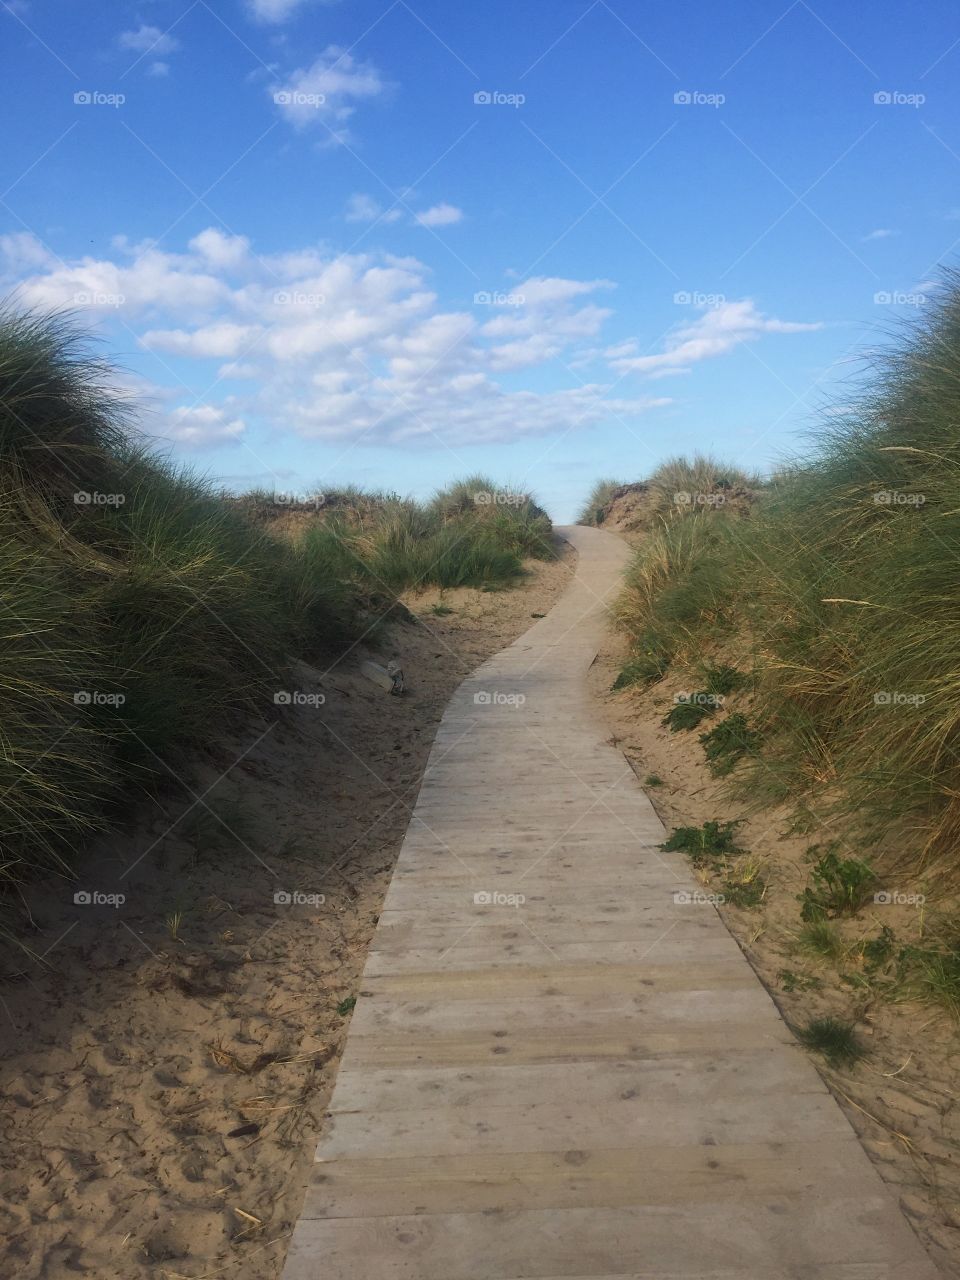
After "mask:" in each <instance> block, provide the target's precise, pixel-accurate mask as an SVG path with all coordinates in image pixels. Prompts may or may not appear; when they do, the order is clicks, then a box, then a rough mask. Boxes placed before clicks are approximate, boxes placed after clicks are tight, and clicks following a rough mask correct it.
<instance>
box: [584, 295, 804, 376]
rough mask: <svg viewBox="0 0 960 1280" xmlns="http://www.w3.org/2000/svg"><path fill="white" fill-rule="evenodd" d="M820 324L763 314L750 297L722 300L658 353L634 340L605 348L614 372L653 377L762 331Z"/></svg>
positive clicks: (787, 330) (726, 349)
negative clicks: (641, 347)
mask: <svg viewBox="0 0 960 1280" xmlns="http://www.w3.org/2000/svg"><path fill="white" fill-rule="evenodd" d="M822 327H823V326H822V325H821V324H819V323H815V324H807V323H800V322H796V321H788V320H777V319H774V318H773V317H771V316H764V315H762V314H761V313H760V312H759V311H758V310H757V308H756V305H755V304H754V303H753V301H752V300H751V299H749V298H745V299H743V301H741V302H724V303H721V305H720V306H717V307H711V308H709V309H708V310H705V311H703V312H702V313H701V315H700V316H699V318H698V319H697V320H695V321H694V322H693V323H692V324H689V325H684V326H682V327H681V328H679V329H676V330H674V332H673V333H672V334H671V335H670V337H669V338H668V339H667V341H666V343H665V347H666V350H665V351H662V352H660V353H659V354H658V355H640V354H638V352H639V348H638V346H637V344H636V343H628V344H620V345H619V346H617V347H610V348H608V350H607V353H606V354H607V358H608V360H609V361H610V367H611V368H612V369H613V370H614V371H615V372H617V373H620V374H624V373H646V374H649V375H651V376H655V377H662V376H666V375H667V374H673V373H686V372H687V371H688V370H689V369H690V368H691V366H692V365H695V364H698V363H699V362H700V361H701V360H710V359H712V358H713V357H715V356H722V355H726V354H727V353H728V352H730V351H733V350H734V348H735V347H738V346H740V345H741V344H742V343H744V342H750V341H752V340H753V339H755V338H758V337H760V336H761V335H762V334H765V333H809V332H811V331H812V330H814V329H820V328H822Z"/></svg>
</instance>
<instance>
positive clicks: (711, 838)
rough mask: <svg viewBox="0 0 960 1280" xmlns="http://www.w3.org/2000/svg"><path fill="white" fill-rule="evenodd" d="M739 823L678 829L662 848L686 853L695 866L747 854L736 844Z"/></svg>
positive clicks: (706, 824)
mask: <svg viewBox="0 0 960 1280" xmlns="http://www.w3.org/2000/svg"><path fill="white" fill-rule="evenodd" d="M739 826H740V823H739V821H733V822H716V821H710V822H705V823H704V824H703V826H701V827H676V828H675V829H674V830H673V831H672V832H671V833H670V836H669V838H668V839H667V840H666V841H664V843H663V844H662V845H661V846H660V848H661V849H663V850H666V851H667V852H679V853H685V854H687V856H688V857H689V858H690V859H691V860H692V861H693V862H694V863H695V864H698V865H699V864H703V863H705V862H712V861H714V860H715V859H717V858H721V857H726V856H730V855H736V854H741V853H745V852H746V850H745V849H741V848H740V847H739V846H738V845H737V843H736V833H737V827H739Z"/></svg>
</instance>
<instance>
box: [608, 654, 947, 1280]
mask: <svg viewBox="0 0 960 1280" xmlns="http://www.w3.org/2000/svg"><path fill="white" fill-rule="evenodd" d="M625 657H626V649H625V646H624V645H623V643H622V641H621V640H620V639H619V638H618V637H617V636H615V635H611V636H610V637H609V639H608V642H607V644H606V646H605V649H604V651H603V653H602V654H601V655H600V657H599V658H598V660H597V662H596V663H595V664H594V667H593V669H592V671H591V676H590V679H591V682H592V685H593V688H594V690H595V693H596V695H597V698H598V700H599V701H600V703H601V705H602V709H603V713H604V715H605V718H606V721H607V723H608V725H609V727H610V730H611V735H612V738H611V740H612V741H613V742H615V744H616V745H617V746H618V747H619V748H620V750H621V751H623V753H624V755H625V756H626V758H627V760H628V761H629V763H630V765H631V767H632V768H633V770H634V772H635V773H636V774H637V776H638V777H639V779H640V781H641V783H644V782H645V780H646V779H647V778H648V777H649V776H650V775H653V776H654V777H655V778H659V779H661V780H662V784H661V785H656V784H653V785H651V784H649V783H647V785H646V786H645V789H646V791H647V794H648V795H649V796H650V799H651V800H652V802H653V804H654V807H655V808H656V810H657V812H658V814H659V816H660V818H661V819H662V820H663V822H664V825H665V826H666V827H667V830H668V831H670V830H672V829H673V828H674V827H679V826H700V825H702V824H703V823H704V822H706V821H709V820H720V821H724V822H726V821H730V820H731V819H735V818H742V817H744V816H745V812H746V810H747V808H748V806H747V805H746V804H744V803H742V802H741V803H738V802H736V801H732V800H731V799H730V798H729V795H728V794H727V786H726V782H725V780H723V779H717V778H714V777H713V776H712V775H711V773H710V771H709V769H708V768H707V765H706V762H705V757H704V752H703V748H702V747H701V745H700V743H699V741H698V733H697V731H696V730H694V731H693V732H679V733H671V732H670V730H669V729H668V728H665V727H664V726H663V725H662V723H661V721H662V719H663V717H664V716H665V715H666V713H667V712H668V711H669V710H670V708H671V707H672V706H673V705H674V695H675V694H676V693H679V692H686V691H689V690H690V689H692V688H694V689H695V688H697V687H698V684H699V683H700V682H698V681H697V679H696V676H695V673H692V672H684V671H683V670H678V671H674V670H673V669H671V671H670V672H669V673H668V674H667V676H666V677H665V678H664V679H663V680H662V681H661V682H660V683H659V684H657V685H655V686H653V687H652V688H651V689H648V690H646V691H642V692H641V691H635V690H630V691H625V692H618V693H614V692H612V691H611V685H612V683H613V681H614V679H615V677H616V675H617V673H618V672H619V670H620V668H621V667H622V665H623V661H624V659H625ZM746 701H747V699H746V697H745V696H744V695H731V696H730V697H729V698H728V699H727V703H726V706H725V708H724V710H725V711H735V710H738V709H740V710H743V709H745V705H746ZM709 723H710V722H709V721H707V722H705V723H704V725H703V726H702V727H703V728H704V729H706V728H707V727H709ZM789 829H790V818H789V814H788V811H787V809H786V808H785V807H767V808H765V809H763V811H761V812H754V813H752V814H748V815H747V816H746V817H745V820H744V823H743V826H742V827H741V828H740V829H739V835H738V840H737V843H738V844H739V845H741V846H742V847H744V848H745V849H747V850H748V851H749V859H750V860H755V861H758V862H759V863H760V868H761V872H762V875H763V876H764V878H765V879H766V881H767V883H768V889H767V891H766V894H765V896H764V899H763V901H762V903H761V905H760V906H759V908H755V909H750V910H740V909H738V908H736V907H733V906H730V905H724V906H722V907H721V908H720V913H721V915H722V916H723V919H724V921H725V922H726V924H727V926H728V928H729V929H730V931H731V933H732V934H733V935H734V937H735V938H736V939H737V941H738V943H739V944H740V946H741V948H742V949H743V951H744V953H745V955H746V957H747V959H748V960H749V961H750V963H751V965H752V966H753V968H754V970H755V971H756V973H757V974H758V976H759V977H760V979H761V981H762V982H763V983H764V985H765V986H766V987H767V989H768V991H769V992H770V994H771V996H772V997H773V999H774V1000H775V1001H776V1003H777V1005H778V1007H779V1008H780V1010H781V1011H782V1013H783V1016H784V1018H785V1019H786V1021H787V1022H788V1023H789V1024H790V1025H791V1026H794V1027H797V1026H804V1025H806V1023H808V1022H809V1020H810V1019H811V1018H815V1017H821V1016H824V1015H835V1016H837V1017H841V1018H843V1019H849V1020H853V1021H854V1022H855V1023H856V1028H857V1034H858V1036H859V1037H860V1039H861V1040H862V1041H863V1042H864V1044H865V1046H866V1047H867V1048H868V1050H869V1056H868V1057H867V1058H866V1059H865V1060H863V1061H862V1062H860V1063H859V1064H858V1065H857V1066H856V1067H855V1068H853V1069H852V1070H833V1069H831V1068H829V1067H828V1066H827V1065H826V1064H825V1062H824V1060H823V1059H822V1058H820V1057H819V1056H816V1055H814V1061H815V1062H816V1064H817V1067H818V1068H819V1070H820V1072H821V1074H822V1076H823V1078H824V1079H825V1081H826V1083H827V1085H828V1086H829V1087H830V1089H831V1090H832V1092H833V1093H834V1095H835V1096H836V1097H837V1099H838V1100H839V1102H840V1105H841V1106H842V1107H843V1110H844V1112H845V1113H846V1115H847V1116H848V1118H849V1120H850V1122H851V1124H852V1125H853V1127H854V1129H855V1130H856V1132H857V1133H858V1135H859V1136H860V1139H861V1141H862V1143H863V1145H864V1147H865V1148H866V1150H867V1152H868V1153H869V1155H870V1157H871V1158H872V1159H873V1161H874V1163H875V1164H876V1166H877V1168H878V1170H879V1172H880V1174H881V1176H882V1177H883V1179H884V1180H885V1181H886V1182H887V1183H888V1184H889V1185H890V1187H891V1189H892V1190H893V1191H894V1192H895V1194H896V1195H897V1196H898V1198H899V1201H900V1204H901V1206H902V1208H903V1210H904V1212H905V1213H906V1214H907V1216H908V1218H909V1220H910V1222H911V1223H912V1225H913V1227H914V1228H915V1230H916V1232H917V1234H918V1236H919V1237H920V1239H921V1240H922V1241H923V1243H924V1245H925V1246H926V1247H927V1249H928V1250H929V1252H930V1254H931V1256H932V1258H933V1259H934V1261H935V1262H936V1263H937V1265H938V1266H939V1267H940V1268H941V1269H942V1270H943V1272H944V1274H945V1275H948V1276H956V1275H960V1160H958V1155H960V1105H958V1103H960V1038H958V1028H957V1025H956V1022H955V1021H954V1019H953V1017H952V1016H951V1015H950V1014H949V1013H948V1012H947V1011H945V1010H944V1009H942V1008H938V1007H936V1006H929V1005H919V1004H916V1003H896V1004H894V1003H891V1002H890V1001H889V1000H883V999H878V998H877V997H876V995H875V994H874V993H873V992H871V991H870V990H869V989H868V988H867V987H866V986H865V985H863V984H862V982H861V978H862V972H863V971H862V968H859V969H858V966H857V962H856V961H855V960H852V959H850V960H845V961H844V962H842V964H841V966H840V971H839V972H838V969H837V967H836V966H835V965H834V964H832V963H831V962H829V961H825V960H823V959H822V958H818V957H816V956H811V955H810V954H809V953H805V952H804V951H803V950H802V949H800V947H799V946H798V939H797V934H798V932H799V930H800V928H801V923H802V922H801V920H800V904H799V903H798V901H797V895H798V894H800V893H801V892H802V890H803V889H804V887H805V886H806V885H807V884H809V883H810V859H809V858H808V857H806V856H805V855H806V853H807V850H808V849H809V848H810V847H811V846H812V845H814V844H817V843H820V844H828V843H829V842H830V841H831V840H833V839H835V838H836V836H837V832H836V831H831V830H830V829H828V828H821V829H819V830H817V829H814V830H810V831H809V832H807V833H805V834H803V835H796V834H789ZM857 852H858V853H859V856H861V857H864V858H867V859H868V860H869V858H870V851H857ZM844 856H851V855H850V853H849V852H847V853H845V854H844ZM703 880H704V884H705V887H706V886H709V889H710V891H711V892H719V893H722V892H723V889H724V886H723V884H722V883H720V881H719V880H717V879H714V880H713V881H711V880H710V877H709V876H708V875H706V874H704V876H703ZM894 885H896V887H898V888H899V889H900V890H901V891H903V892H923V889H924V886H922V885H919V884H915V883H906V882H903V881H899V882H898V881H896V880H894V881H892V882H891V887H894ZM705 909H709V908H705ZM884 925H887V926H889V927H891V928H893V930H894V931H895V933H896V936H897V938H898V939H899V940H901V941H903V942H907V941H917V940H918V939H919V937H920V936H921V935H922V931H923V929H924V917H923V913H922V912H921V911H918V910H917V909H916V908H911V907H898V906H895V905H892V906H874V905H872V904H871V906H870V907H869V908H867V909H865V910H864V911H863V912H862V913H861V915H860V916H859V917H858V918H856V919H855V920H852V921H850V922H844V923H843V924H842V925H839V928H840V930H841V933H842V935H843V936H844V938H845V940H847V941H849V942H853V941H855V940H857V939H859V938H862V937H876V936H877V935H878V934H879V933H880V930H881V928H882V927H883V926H884ZM791 987H793V990H790V989H789V988H791Z"/></svg>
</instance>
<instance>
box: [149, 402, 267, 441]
mask: <svg viewBox="0 0 960 1280" xmlns="http://www.w3.org/2000/svg"><path fill="white" fill-rule="evenodd" d="M246 429H247V428H246V423H245V422H244V421H243V419H242V418H231V417H230V415H229V414H228V413H227V411H226V410H225V409H223V408H219V407H216V406H214V405H203V404H200V405H178V406H177V407H176V408H174V409H171V410H170V412H169V414H168V415H167V420H166V424H165V426H164V428H163V430H162V435H163V437H164V438H165V439H167V440H170V441H172V442H173V443H174V444H178V445H180V446H181V447H183V448H186V449H204V448H210V447H211V446H212V445H220V444H234V443H236V442H237V441H238V440H239V439H240V437H241V436H242V435H243V433H244V432H245V431H246Z"/></svg>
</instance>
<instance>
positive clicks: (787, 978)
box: [777, 969, 823, 993]
mask: <svg viewBox="0 0 960 1280" xmlns="http://www.w3.org/2000/svg"><path fill="white" fill-rule="evenodd" d="M777 979H778V980H779V982H780V985H781V986H782V987H783V989H784V991H789V992H791V993H793V992H795V991H819V990H820V988H821V987H822V986H823V982H822V981H821V979H820V978H814V977H812V976H811V975H810V974H806V973H795V972H794V971H793V970H792V969H781V970H780V971H779V972H778V974H777Z"/></svg>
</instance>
